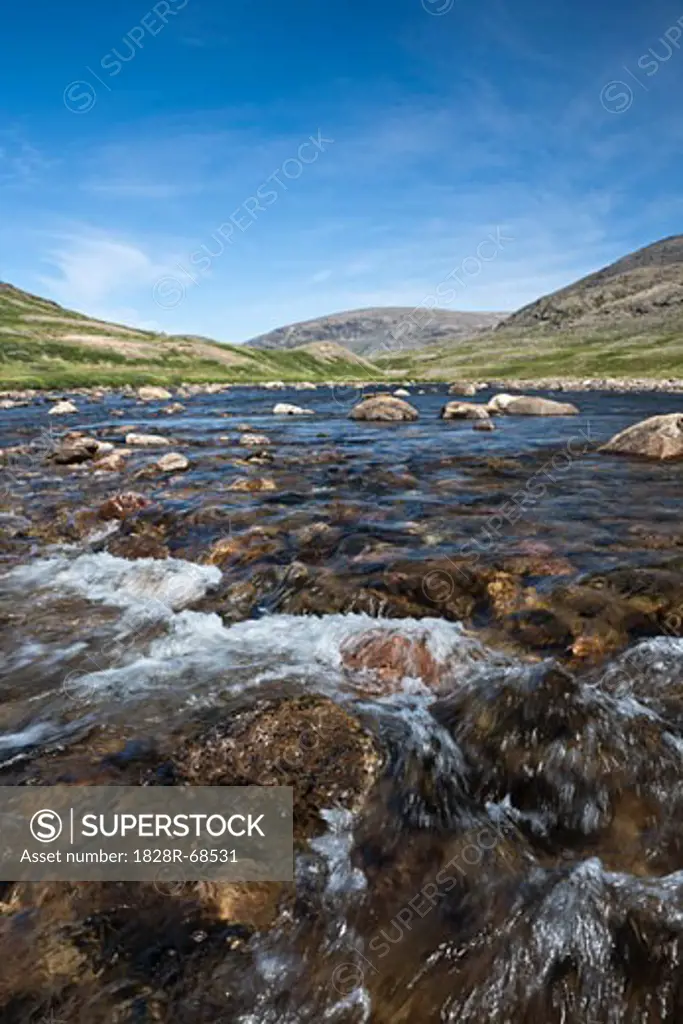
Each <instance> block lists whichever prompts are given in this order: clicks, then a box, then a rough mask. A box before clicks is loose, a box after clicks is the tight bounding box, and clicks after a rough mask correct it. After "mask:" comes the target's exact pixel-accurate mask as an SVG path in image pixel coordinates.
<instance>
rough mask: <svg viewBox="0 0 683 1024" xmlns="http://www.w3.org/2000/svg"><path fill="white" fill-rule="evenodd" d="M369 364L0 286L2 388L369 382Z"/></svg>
mask: <svg viewBox="0 0 683 1024" xmlns="http://www.w3.org/2000/svg"><path fill="white" fill-rule="evenodd" d="M381 376H382V373H381V371H379V370H378V369H377V368H376V367H375V366H374V365H373V364H372V363H370V362H368V361H367V360H365V359H362V358H360V357H358V356H355V355H353V354H352V353H351V352H347V351H346V350H345V349H344V348H342V347H341V346H339V345H334V344H330V343H325V344H312V345H306V346H303V347H301V348H298V349H291V350H288V351H284V352H279V351H268V352H265V351H258V350H256V349H248V348H245V347H243V346H239V345H221V344H218V343H217V342H213V341H209V340H207V339H204V338H194V337H180V336H169V335H164V334H154V333H152V332H150V331H141V330H136V329H134V328H131V327H125V326H123V325H121V324H112V323H107V322H106V321H102V320H95V319H93V318H91V317H87V316H84V315H83V314H82V313H75V312H72V311H71V310H67V309H64V308H63V307H61V306H59V305H58V304H57V303H54V302H50V301H48V300H47V299H41V298H38V297H37V296H34V295H30V294H29V293H28V292H24V291H21V290H20V289H18V288H14V287H13V286H12V285H7V284H0V386H2V387H3V388H4V389H12V388H25V387H29V388H60V387H61V388H66V387H86V386H89V385H103V386H106V385H109V386H117V385H123V384H133V385H140V384H149V383H152V384H167V385H168V384H170V385H174V384H180V383H181V382H183V381H188V382H194V383H200V382H202V383H203V382H220V381H226V382H235V383H240V382H244V383H247V382H248V383H251V382H255V383H257V382H259V381H269V380H283V381H300V380H310V381H313V382H316V381H318V382H319V381H324V380H372V379H377V378H378V377H381Z"/></svg>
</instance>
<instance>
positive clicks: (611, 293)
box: [377, 235, 683, 380]
mask: <svg viewBox="0 0 683 1024" xmlns="http://www.w3.org/2000/svg"><path fill="white" fill-rule="evenodd" d="M377 362H378V365H379V366H381V367H382V368H383V369H384V370H386V371H387V372H389V373H395V374H399V373H400V374H401V375H404V376H406V377H412V376H418V375H419V376H420V377H422V378H430V377H432V378H434V379H443V378H444V377H453V378H454V377H463V378H470V379H482V378H483V379H486V378H488V379H492V378H493V379H496V378H497V379H508V380H510V379H526V380H533V379H535V378H541V377H554V378H560V377H596V378H597V377H609V376H611V377H616V376H622V377H624V378H631V379H633V378H636V377H658V378H677V377H681V376H683V235H672V236H670V237H669V238H664V239H662V240H661V241H659V242H654V243H652V244H651V245H647V246H644V247H643V248H642V249H638V250H637V251H635V252H632V253H629V254H628V255H627V256H624V257H622V258H621V259H619V260H617V261H616V262H614V263H611V264H610V265H609V266H607V267H603V268H602V269H601V270H598V271H596V272H595V273H593V274H588V275H587V276H586V277H583V278H581V279H580V280H579V281H575V282H574V283H573V284H570V285H567V286H566V287H564V288H561V289H559V291H556V292H553V293H552V294H550V295H544V296H543V297H542V298H540V299H537V300H536V302H532V303H529V305H527V306H524V307H523V308H522V309H520V310H518V311H517V312H516V313H513V314H512V316H509V317H507V318H506V319H505V320H504V321H502V322H501V323H500V324H498V325H497V326H496V327H495V329H493V330H491V331H485V332H483V333H481V334H478V335H476V336H474V337H470V338H456V339H451V340H449V341H447V342H444V343H443V344H441V345H437V346H436V347H430V348H428V349H423V350H422V351H421V352H420V353H405V354H397V355H395V356H392V355H386V356H383V357H382V356H380V357H378V359H377Z"/></svg>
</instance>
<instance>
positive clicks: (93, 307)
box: [39, 231, 166, 316]
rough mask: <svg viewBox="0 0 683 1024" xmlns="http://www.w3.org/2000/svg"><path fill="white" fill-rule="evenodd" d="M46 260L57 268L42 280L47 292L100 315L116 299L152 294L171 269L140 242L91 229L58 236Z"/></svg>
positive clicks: (117, 300) (68, 304)
mask: <svg viewBox="0 0 683 1024" xmlns="http://www.w3.org/2000/svg"><path fill="white" fill-rule="evenodd" d="M44 262H45V263H47V264H48V265H50V266H51V267H52V268H53V271H54V272H53V273H52V274H47V275H41V276H40V278H39V280H40V283H41V284H42V285H43V287H44V288H45V289H46V291H47V293H48V294H49V295H50V296H51V297H53V298H55V299H56V300H57V301H58V302H61V303H63V304H64V305H66V306H69V307H72V308H76V309H79V310H84V311H86V312H90V313H94V314H96V315H98V316H104V313H103V312H102V310H103V308H104V307H110V306H111V304H112V303H114V302H119V301H122V302H126V300H127V299H128V298H129V297H130V296H135V295H136V294H137V293H139V292H144V291H145V290H146V291H147V293H149V289H150V288H151V287H152V285H153V284H154V282H155V281H156V280H158V278H159V277H160V275H162V274H163V273H164V272H165V269H166V264H165V263H161V262H156V261H155V260H154V259H152V258H151V257H150V256H149V255H148V254H147V252H145V251H144V249H143V248H141V247H140V246H138V245H135V244H132V243H129V242H125V241H121V240H119V239H117V238H115V237H112V236H107V235H105V234H103V233H96V232H90V231H86V232H85V233H81V234H63V235H60V236H58V237H57V238H55V239H54V244H53V246H51V247H50V249H49V250H48V251H47V252H46V253H45V256H44Z"/></svg>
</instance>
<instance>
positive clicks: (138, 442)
mask: <svg viewBox="0 0 683 1024" xmlns="http://www.w3.org/2000/svg"><path fill="white" fill-rule="evenodd" d="M170 443H171V442H170V441H169V439H168V438H167V437H162V436H161V434H126V444H130V445H133V446H134V447H137V448H155V447H158V446H159V445H167V444H170Z"/></svg>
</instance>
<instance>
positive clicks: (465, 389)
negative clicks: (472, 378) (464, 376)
mask: <svg viewBox="0 0 683 1024" xmlns="http://www.w3.org/2000/svg"><path fill="white" fill-rule="evenodd" d="M476 393H477V389H476V387H475V386H474V384H470V382H469V381H466V380H456V381H454V382H453V384H451V386H450V387H449V389H448V394H449V395H463V397H465V398H472V396H473V395H476Z"/></svg>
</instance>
